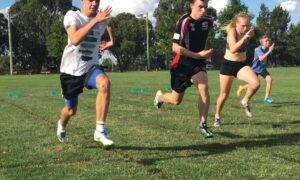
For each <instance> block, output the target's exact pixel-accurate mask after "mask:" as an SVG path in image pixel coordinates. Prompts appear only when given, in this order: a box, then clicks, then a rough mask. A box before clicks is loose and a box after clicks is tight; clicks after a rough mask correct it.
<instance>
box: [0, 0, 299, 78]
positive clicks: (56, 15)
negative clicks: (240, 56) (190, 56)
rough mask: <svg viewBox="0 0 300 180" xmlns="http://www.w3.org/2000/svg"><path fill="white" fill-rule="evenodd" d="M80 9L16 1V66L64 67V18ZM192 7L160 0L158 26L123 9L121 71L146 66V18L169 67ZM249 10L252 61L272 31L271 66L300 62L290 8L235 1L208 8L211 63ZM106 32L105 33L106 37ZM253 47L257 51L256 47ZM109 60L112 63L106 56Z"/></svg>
mask: <svg viewBox="0 0 300 180" xmlns="http://www.w3.org/2000/svg"><path fill="white" fill-rule="evenodd" d="M70 9H72V10H77V9H78V8H77V7H74V6H73V5H72V0H64V1H60V0H47V1H43V0H19V1H16V3H15V4H14V5H12V6H11V8H10V10H9V15H10V18H11V34H12V46H13V59H14V68H15V69H30V70H32V71H33V72H40V70H41V67H42V66H53V67H59V64H60V59H61V56H62V52H63V49H64V47H65V45H66V43H67V35H66V32H65V30H64V27H63V18H64V15H65V13H66V12H67V11H68V10H70ZM188 10H189V7H188V4H187V1H186V0H160V2H159V5H158V7H157V8H156V10H155V12H154V17H155V18H156V25H155V26H154V25H153V24H152V23H151V21H149V20H148V21H147V22H146V19H145V18H144V16H143V15H140V16H135V15H133V14H130V13H121V14H118V15H117V16H115V17H114V18H113V23H114V26H115V36H116V44H115V46H114V47H113V48H112V49H111V51H112V53H113V54H114V55H115V57H116V58H117V69H118V70H120V71H128V70H143V69H145V66H147V58H146V36H147V34H146V33H147V32H146V23H148V27H149V28H148V33H149V39H150V40H149V47H150V49H149V51H150V61H151V62H150V64H151V69H168V68H169V66H170V62H171V60H172V58H173V56H174V54H173V52H172V49H171V47H172V37H173V33H174V30H175V24H176V22H177V20H178V18H179V17H180V16H181V15H183V14H184V13H187V12H188ZM240 11H244V12H247V13H248V14H250V16H251V17H252V19H254V17H256V20H255V22H254V21H252V22H253V24H251V25H252V26H253V28H254V29H255V38H252V40H251V41H250V48H249V49H250V50H249V51H248V56H247V57H248V59H247V61H248V62H249V63H251V61H252V59H253V56H254V48H255V47H257V46H258V44H259V40H258V39H259V36H261V35H263V34H267V35H269V36H270V39H271V41H272V42H274V43H275V46H276V48H275V50H274V51H273V53H272V54H271V55H270V57H269V65H271V66H273V67H276V66H297V65H299V64H300V43H299V42H300V23H297V24H290V21H291V17H290V15H289V13H288V11H286V10H283V9H282V8H281V7H280V6H276V7H275V8H274V9H273V10H269V9H268V8H267V7H266V5H265V4H264V3H262V4H261V5H260V11H259V13H258V14H257V15H254V14H251V13H249V10H248V7H247V6H246V5H245V4H244V3H242V2H241V1H240V0H230V3H229V5H228V6H227V7H226V8H225V9H223V10H222V11H221V12H219V13H218V14H217V12H216V10H215V9H213V8H211V7H210V8H209V9H208V13H207V16H210V17H211V18H213V19H214V22H215V23H214V28H213V30H212V31H211V33H210V36H209V39H208V46H209V47H212V48H213V49H214V54H213V57H212V64H213V65H214V66H216V67H218V66H219V65H220V63H221V60H222V59H223V56H224V52H225V38H226V32H225V28H224V27H225V26H226V24H228V23H229V21H230V19H231V18H232V17H233V16H234V15H235V14H236V13H238V12H240ZM0 29H1V32H0V55H1V56H0V73H5V72H8V68H9V67H8V58H7V47H8V36H7V32H8V30H7V19H6V18H5V16H4V15H3V14H0ZM106 37H107V36H104V37H103V38H104V40H105V38H106ZM252 50H253V51H252ZM105 63H110V61H108V60H106V61H105Z"/></svg>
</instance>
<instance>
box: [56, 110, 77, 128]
mask: <svg viewBox="0 0 300 180" xmlns="http://www.w3.org/2000/svg"><path fill="white" fill-rule="evenodd" d="M76 111H77V106H76V107H73V108H70V107H68V106H65V107H63V108H62V110H61V112H60V124H61V125H62V126H63V127H66V126H67V124H68V122H69V119H70V118H71V116H74V115H75V114H76Z"/></svg>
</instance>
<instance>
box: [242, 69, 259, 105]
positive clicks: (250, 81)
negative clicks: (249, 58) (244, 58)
mask: <svg viewBox="0 0 300 180" xmlns="http://www.w3.org/2000/svg"><path fill="white" fill-rule="evenodd" d="M237 78H238V79H240V80H242V81H245V82H246V83H247V86H248V88H247V91H246V94H245V96H244V98H243V99H242V102H243V103H245V104H248V103H249V101H250V99H251V97H252V96H253V95H254V94H255V93H256V91H257V90H258V88H259V86H260V84H259V80H258V77H257V76H256V74H255V73H254V72H253V70H252V69H251V68H250V67H249V66H245V67H243V68H242V69H241V70H240V71H239V72H238V74H237Z"/></svg>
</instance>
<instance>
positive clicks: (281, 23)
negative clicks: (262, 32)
mask: <svg viewBox="0 0 300 180" xmlns="http://www.w3.org/2000/svg"><path fill="white" fill-rule="evenodd" d="M290 21H291V17H290V15H289V12H288V11H286V10H283V9H282V7H281V6H277V7H275V8H274V9H273V11H272V12H271V14H270V32H271V33H270V36H271V39H272V40H273V42H274V43H275V44H276V48H275V49H274V51H273V53H272V54H271V57H270V62H271V63H272V65H273V66H277V65H278V64H282V65H283V64H286V62H284V60H285V59H287V58H288V56H287V51H286V49H287V44H286V42H287V28H288V23H289V22H290Z"/></svg>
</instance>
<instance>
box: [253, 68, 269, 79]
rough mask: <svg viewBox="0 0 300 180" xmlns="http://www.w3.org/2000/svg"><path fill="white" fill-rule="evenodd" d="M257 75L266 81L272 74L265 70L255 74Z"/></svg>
mask: <svg viewBox="0 0 300 180" xmlns="http://www.w3.org/2000/svg"><path fill="white" fill-rule="evenodd" d="M255 74H256V75H260V76H262V77H263V78H264V79H265V78H266V77H267V76H268V75H270V73H269V72H268V71H267V70H266V69H265V70H263V71H262V72H261V73H255Z"/></svg>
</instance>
